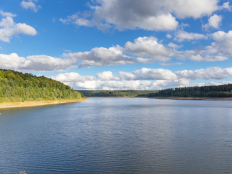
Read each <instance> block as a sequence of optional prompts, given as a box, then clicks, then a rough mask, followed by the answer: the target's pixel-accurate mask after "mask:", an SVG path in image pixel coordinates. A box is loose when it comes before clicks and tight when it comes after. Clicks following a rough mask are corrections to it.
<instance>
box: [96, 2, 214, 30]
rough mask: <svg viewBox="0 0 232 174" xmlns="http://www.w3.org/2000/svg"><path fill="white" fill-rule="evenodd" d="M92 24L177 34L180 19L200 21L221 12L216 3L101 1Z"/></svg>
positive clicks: (120, 28)
mask: <svg viewBox="0 0 232 174" xmlns="http://www.w3.org/2000/svg"><path fill="white" fill-rule="evenodd" d="M97 2H98V3H99V5H97V6H94V7H93V9H94V13H93V16H94V17H93V20H94V21H95V22H96V23H100V22H101V21H105V22H106V23H108V24H110V25H113V26H115V28H117V29H119V30H123V29H136V28H141V29H146V30H174V29H176V27H177V25H178V22H177V21H176V19H175V17H174V16H173V15H172V13H174V14H175V15H176V16H177V17H178V18H186V17H193V18H200V17H202V16H204V15H210V14H212V13H213V12H214V11H216V10H217V9H218V5H217V3H218V1H217V0H188V1H186V0H172V1H170V0H162V1H161V0H143V1H141V0H127V1H120V0H114V1H107V0H98V1H97Z"/></svg>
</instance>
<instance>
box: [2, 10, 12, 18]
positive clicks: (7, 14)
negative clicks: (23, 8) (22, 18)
mask: <svg viewBox="0 0 232 174" xmlns="http://www.w3.org/2000/svg"><path fill="white" fill-rule="evenodd" d="M0 14H1V15H2V16H9V17H15V16H16V14H13V13H10V12H4V11H1V10H0Z"/></svg>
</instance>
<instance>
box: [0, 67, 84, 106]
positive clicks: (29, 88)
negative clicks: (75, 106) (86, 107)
mask: <svg viewBox="0 0 232 174" xmlns="http://www.w3.org/2000/svg"><path fill="white" fill-rule="evenodd" d="M83 97H84V95H83V94H82V93H81V92H78V91H75V90H73V89H71V87H70V86H67V85H65V84H63V83H61V82H58V81H55V80H52V79H50V78H47V77H44V76H40V77H37V76H34V75H32V74H30V73H25V74H23V73H21V72H17V71H13V70H6V69H0V103H2V102H23V101H41V100H57V99H81V98H83Z"/></svg>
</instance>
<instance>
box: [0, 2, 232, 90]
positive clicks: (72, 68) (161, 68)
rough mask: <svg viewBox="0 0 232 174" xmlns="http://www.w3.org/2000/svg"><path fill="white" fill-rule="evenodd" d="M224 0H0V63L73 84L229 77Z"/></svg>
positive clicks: (110, 85) (230, 40) (231, 50)
mask: <svg viewBox="0 0 232 174" xmlns="http://www.w3.org/2000/svg"><path fill="white" fill-rule="evenodd" d="M231 12H232V8H231V4H230V1H228V0H221V1H220V0H172V1H170V0H125V1H122V0H89V1H88V0H78V1H73V0H65V1H64V0H63V1H62V0H60V1H58V0H46V1H45V0H3V1H1V2H0V18H1V19H0V68H4V69H14V70H17V71H22V72H30V73H32V74H35V75H44V76H47V77H51V78H53V79H55V80H58V81H61V82H64V83H65V84H68V85H70V86H71V87H73V88H74V89H110V90H117V89H147V90H152V89H164V88H170V87H179V86H180V87H182V86H202V85H220V84H227V83H232V67H231V63H232V62H231V56H232V30H231V27H232V22H231V20H230V19H231Z"/></svg>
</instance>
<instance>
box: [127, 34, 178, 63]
mask: <svg viewBox="0 0 232 174" xmlns="http://www.w3.org/2000/svg"><path fill="white" fill-rule="evenodd" d="M123 50H124V52H126V53H129V54H133V55H136V56H140V57H146V58H150V59H152V61H151V62H156V61H161V62H166V61H170V60H171V59H170V57H171V56H173V55H174V52H173V50H172V49H169V48H166V47H165V46H164V45H163V44H161V43H158V39H157V38H155V37H153V36H151V37H139V38H137V39H135V40H134V43H132V42H127V43H126V44H125V46H124V49H123Z"/></svg>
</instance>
